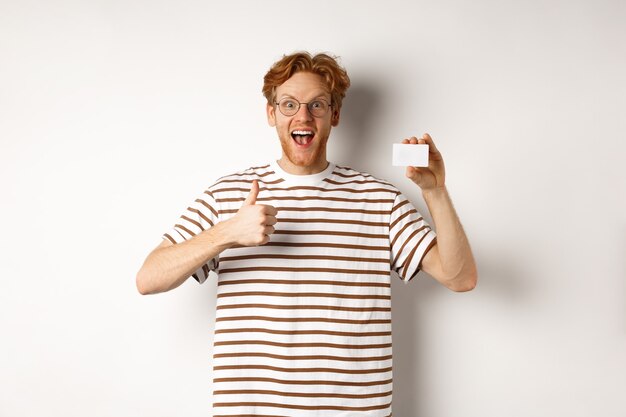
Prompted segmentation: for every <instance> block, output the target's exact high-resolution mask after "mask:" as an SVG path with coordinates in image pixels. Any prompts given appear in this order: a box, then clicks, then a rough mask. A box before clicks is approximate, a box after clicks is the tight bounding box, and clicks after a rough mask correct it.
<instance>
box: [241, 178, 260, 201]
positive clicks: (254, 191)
mask: <svg viewBox="0 0 626 417" xmlns="http://www.w3.org/2000/svg"><path fill="white" fill-rule="evenodd" d="M258 195H259V182H258V181H257V180H252V186H251V188H250V194H248V197H246V199H245V201H244V202H243V205H244V206H251V205H253V204H255V203H256V197H257V196H258Z"/></svg>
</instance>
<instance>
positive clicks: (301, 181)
mask: <svg viewBox="0 0 626 417" xmlns="http://www.w3.org/2000/svg"><path fill="white" fill-rule="evenodd" d="M270 166H271V168H272V170H273V171H274V172H275V173H276V176H277V177H279V178H282V179H284V180H285V182H286V183H288V184H294V185H315V184H318V183H319V182H321V181H322V180H323V179H324V178H327V177H329V176H330V175H331V174H332V172H333V170H334V169H335V164H333V163H332V162H329V163H328V166H327V167H326V169H325V170H323V171H322V172H318V173H317V174H310V175H295V174H289V173H288V172H286V171H285V170H283V169H282V168H281V167H280V165H278V162H277V161H272V162H271V163H270Z"/></svg>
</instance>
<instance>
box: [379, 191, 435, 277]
mask: <svg viewBox="0 0 626 417" xmlns="http://www.w3.org/2000/svg"><path fill="white" fill-rule="evenodd" d="M389 242H390V246H391V268H392V269H393V270H394V271H396V272H397V273H398V275H399V276H400V279H402V281H403V282H404V283H405V284H407V283H408V282H409V281H410V280H411V279H412V278H413V277H415V276H416V275H417V273H418V272H419V271H420V269H421V264H422V259H423V258H424V256H425V255H426V253H427V252H428V251H429V250H430V249H431V248H432V247H433V246H434V245H435V243H436V234H435V232H434V231H433V230H432V229H431V227H430V226H429V225H428V223H426V221H425V220H424V218H423V217H422V215H421V214H420V213H419V212H418V211H417V210H416V209H415V207H414V206H413V204H411V202H410V201H409V200H407V198H406V197H405V196H404V195H402V193H398V195H397V196H396V198H395V201H394V204H393V208H392V209H391V216H390V218H389Z"/></svg>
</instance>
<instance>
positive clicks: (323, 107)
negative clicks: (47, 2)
mask: <svg viewBox="0 0 626 417" xmlns="http://www.w3.org/2000/svg"><path fill="white" fill-rule="evenodd" d="M274 104H276V105H277V106H278V110H280V112H281V113H282V114H284V115H285V116H293V115H294V114H296V113H298V110H300V105H302V104H306V107H307V109H309V112H310V113H311V115H312V116H313V117H324V116H326V113H328V109H330V108H331V107H332V106H333V105H332V104H329V103H328V102H327V101H326V100H322V99H316V100H313V101H310V102H308V103H300V102H299V101H298V100H296V99H294V98H284V99H282V100H280V101H278V102H276V101H275V102H274Z"/></svg>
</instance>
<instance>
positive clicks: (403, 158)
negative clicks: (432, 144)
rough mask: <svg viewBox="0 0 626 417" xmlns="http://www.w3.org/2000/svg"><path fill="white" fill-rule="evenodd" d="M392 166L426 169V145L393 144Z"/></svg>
mask: <svg viewBox="0 0 626 417" xmlns="http://www.w3.org/2000/svg"><path fill="white" fill-rule="evenodd" d="M393 166H397V167H398V166H399V167H407V166H412V167H427V166H428V144H415V145H412V144H410V143H407V144H405V143H394V144H393Z"/></svg>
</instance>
